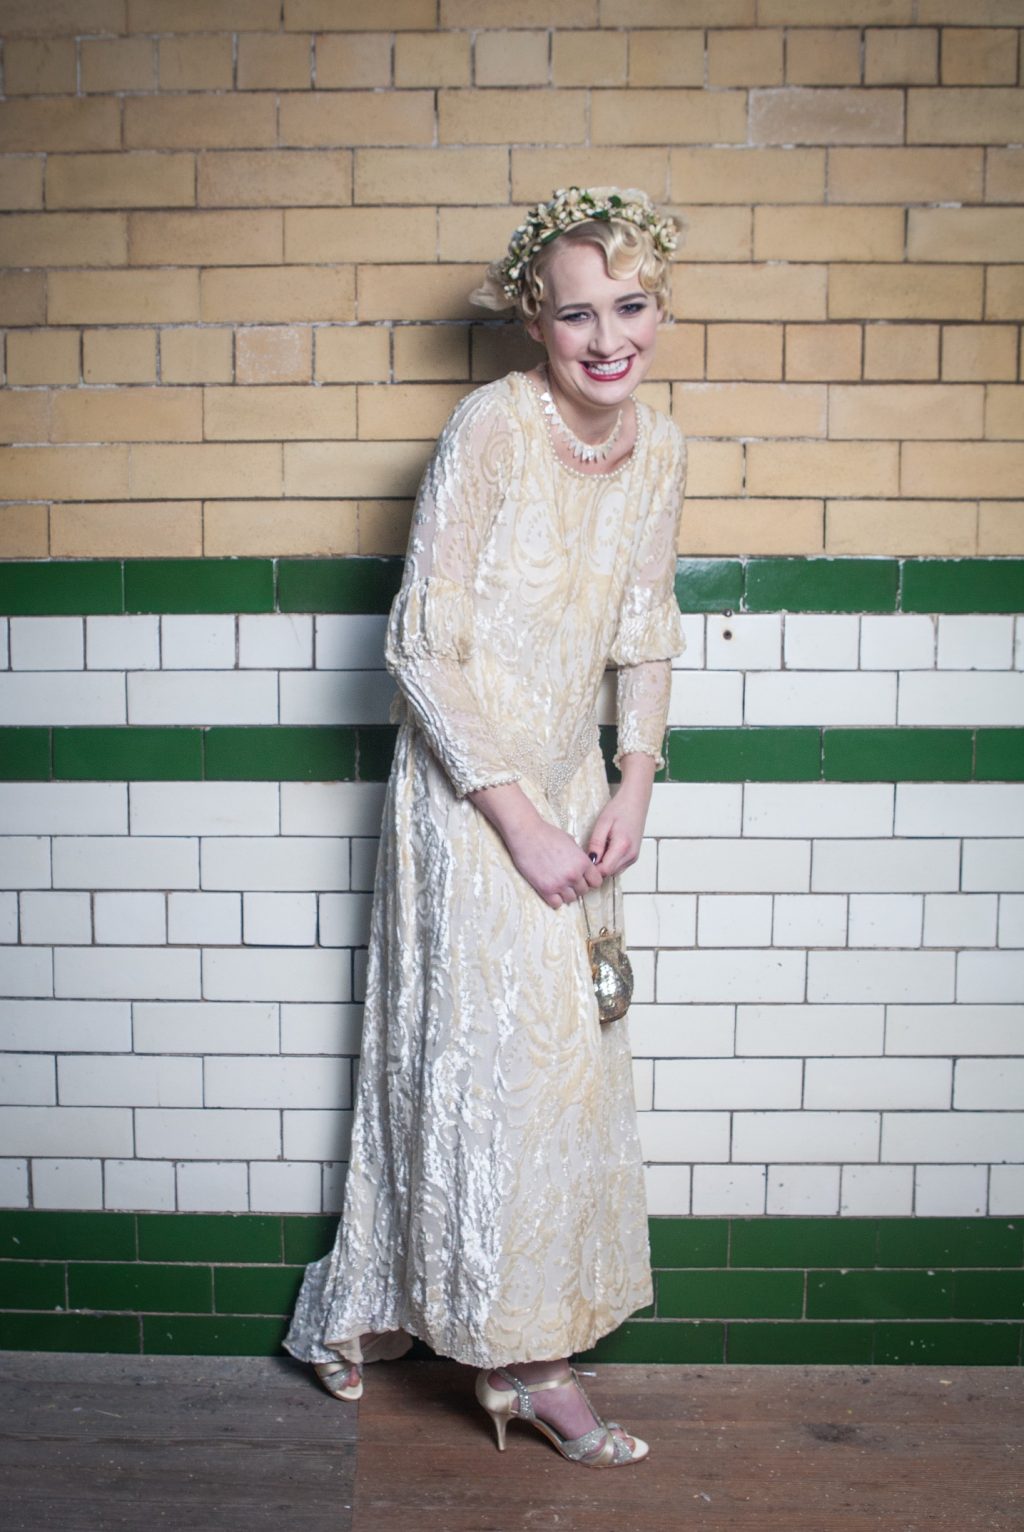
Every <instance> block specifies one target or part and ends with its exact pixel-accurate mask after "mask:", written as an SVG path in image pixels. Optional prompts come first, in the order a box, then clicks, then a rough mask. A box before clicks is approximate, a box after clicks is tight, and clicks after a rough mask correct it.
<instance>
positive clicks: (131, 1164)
mask: <svg viewBox="0 0 1024 1532" xmlns="http://www.w3.org/2000/svg"><path fill="white" fill-rule="evenodd" d="M103 1188H104V1197H103V1206H104V1207H106V1208H112V1209H118V1210H120V1211H123V1212H127V1213H143V1212H152V1213H173V1212H174V1207H175V1204H174V1166H173V1165H171V1164H169V1163H168V1162H167V1161H166V1160H107V1161H106V1162H105V1164H104V1166H103Z"/></svg>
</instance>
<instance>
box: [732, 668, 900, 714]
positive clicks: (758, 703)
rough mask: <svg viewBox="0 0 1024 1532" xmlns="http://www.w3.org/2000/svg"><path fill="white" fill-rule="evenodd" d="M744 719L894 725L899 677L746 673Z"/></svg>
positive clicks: (877, 673) (861, 673)
mask: <svg viewBox="0 0 1024 1532" xmlns="http://www.w3.org/2000/svg"><path fill="white" fill-rule="evenodd" d="M743 721H744V723H762V724H781V723H786V724H799V723H805V724H893V723H895V722H896V677H895V676H893V675H888V674H886V673H884V672H882V671H854V672H851V673H850V674H849V675H843V674H837V673H836V672H835V671H826V672H816V671H809V670H780V671H759V672H752V673H751V674H750V675H748V676H747V686H746V703H745V705H744V712H743Z"/></svg>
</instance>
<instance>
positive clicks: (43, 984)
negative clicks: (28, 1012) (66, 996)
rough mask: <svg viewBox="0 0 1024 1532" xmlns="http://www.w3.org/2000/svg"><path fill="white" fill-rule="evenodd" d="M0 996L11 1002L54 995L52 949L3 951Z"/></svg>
mask: <svg viewBox="0 0 1024 1532" xmlns="http://www.w3.org/2000/svg"><path fill="white" fill-rule="evenodd" d="M0 994H3V995H5V996H8V997H9V998H10V999H12V1000H21V999H31V998H32V997H33V996H46V995H52V994H53V949H52V948H50V947H0Z"/></svg>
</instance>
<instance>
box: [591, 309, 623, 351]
mask: <svg viewBox="0 0 1024 1532" xmlns="http://www.w3.org/2000/svg"><path fill="white" fill-rule="evenodd" d="M590 343H591V348H592V349H593V350H594V351H597V352H600V354H601V355H602V356H610V355H611V354H612V352H613V351H614V350H615V349H616V347H617V346H618V344H619V327H618V323H617V321H616V317H615V315H614V314H606V315H603V316H602V315H601V314H598V315H597V318H596V322H595V325H594V330H593V334H592V336H591V342H590Z"/></svg>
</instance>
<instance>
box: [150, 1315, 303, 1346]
mask: <svg viewBox="0 0 1024 1532" xmlns="http://www.w3.org/2000/svg"><path fill="white" fill-rule="evenodd" d="M287 1332H288V1326H287V1323H286V1322H285V1321H284V1320H283V1319H242V1318H236V1317H235V1316H233V1315H231V1314H225V1315H214V1316H213V1317H212V1318H208V1317H206V1316H204V1315H196V1316H195V1317H191V1318H190V1317H188V1316H186V1317H185V1318H184V1319H175V1318H173V1317H171V1316H165V1315H160V1316H157V1315H147V1316H146V1317H145V1318H144V1319H143V1321H142V1349H143V1352H144V1353H145V1354H146V1355H147V1356H278V1355H280V1351H281V1342H282V1341H283V1340H284V1337H285V1335H286V1334H287Z"/></svg>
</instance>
